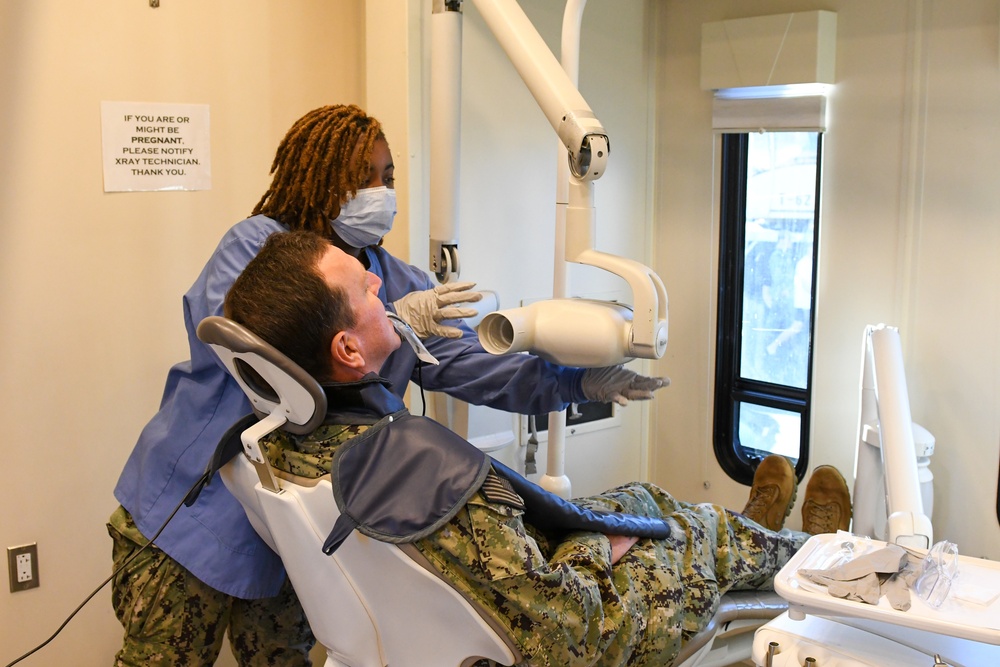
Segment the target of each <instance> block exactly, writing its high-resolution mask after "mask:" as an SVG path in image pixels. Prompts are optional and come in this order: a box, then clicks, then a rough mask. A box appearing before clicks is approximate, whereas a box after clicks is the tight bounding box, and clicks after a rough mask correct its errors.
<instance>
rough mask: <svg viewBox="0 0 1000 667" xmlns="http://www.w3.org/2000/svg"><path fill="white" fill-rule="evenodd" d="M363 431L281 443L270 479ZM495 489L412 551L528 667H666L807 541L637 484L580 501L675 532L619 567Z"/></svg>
mask: <svg viewBox="0 0 1000 667" xmlns="http://www.w3.org/2000/svg"><path fill="white" fill-rule="evenodd" d="M363 428H364V427H343V426H323V427H321V428H320V429H319V430H318V431H317V432H315V433H314V434H313V435H312V436H310V437H306V438H295V437H294V436H289V435H287V434H276V435H274V436H271V438H270V441H269V443H268V457H269V458H270V459H271V460H272V462H274V464H275V467H278V468H280V469H283V470H286V471H287V472H292V473H294V474H297V475H300V476H304V477H316V476H319V475H322V474H324V473H325V472H326V471H328V470H329V469H330V460H331V458H332V454H333V451H334V450H335V449H336V447H337V445H339V444H342V443H343V442H346V440H347V439H348V438H350V437H352V436H353V435H355V434H356V433H358V432H360V430H362V429H363ZM494 479H496V478H494ZM489 486H490V480H488V481H487V483H486V484H484V486H483V488H482V489H480V491H479V492H478V493H476V494H475V495H474V496H473V497H472V499H471V500H470V501H469V502H468V503H467V505H466V506H465V508H464V509H462V510H461V511H459V513H458V514H457V515H456V516H455V517H454V518H453V519H452V520H451V521H450V522H449V523H448V524H446V525H445V526H444V527H443V528H441V529H440V530H438V531H437V532H435V533H434V534H432V535H431V536H429V537H427V538H425V539H422V540H418V541H417V542H415V543H414V545H415V546H416V547H417V548H418V549H419V550H420V551H421V552H422V553H423V554H424V555H425V556H426V557H427V558H428V560H429V561H430V562H431V564H432V565H433V566H434V567H435V568H436V569H438V570H439V571H440V572H442V573H443V574H444V575H445V576H446V577H447V578H448V579H449V580H450V581H452V582H453V583H454V584H455V586H456V587H457V588H458V589H460V590H461V591H463V592H464V593H465V594H466V595H467V596H468V597H469V598H471V599H473V600H475V601H477V602H478V603H479V604H480V605H481V606H482V607H484V608H485V609H486V610H487V611H488V612H490V613H491V615H492V616H493V617H494V618H495V619H496V620H497V621H498V622H499V623H500V624H501V625H502V626H503V627H504V628H506V629H507V631H508V633H509V634H510V636H511V637H512V638H513V639H514V641H515V642H516V643H517V644H518V646H519V647H520V648H521V650H522V652H523V654H524V657H525V661H526V664H531V665H536V666H539V667H540V666H545V667H573V666H575V665H607V666H617V665H649V666H654V665H655V666H656V667H663V666H664V665H670V664H671V663H672V661H673V659H674V658H675V657H676V655H677V653H678V651H679V650H680V648H681V646H682V645H683V644H684V643H685V642H686V641H688V640H689V639H690V638H691V637H692V636H693V635H695V634H696V633H697V632H698V631H700V630H701V629H703V628H704V627H705V626H706V625H707V624H708V622H709V620H710V619H711V618H712V616H713V615H714V613H715V611H716V609H717V608H718V605H719V598H720V597H721V596H722V595H723V594H724V593H725V592H726V591H729V590H736V589H749V588H759V587H769V586H770V584H771V581H772V579H773V577H774V575H775V574H776V573H777V571H778V570H779V569H780V568H781V566H782V565H784V563H785V562H786V561H787V560H788V559H789V558H790V557H791V555H792V554H793V553H794V552H795V551H796V550H797V549H798V548H799V547H800V546H801V545H802V543H803V542H804V541H805V539H806V538H807V537H808V535H805V534H804V533H789V532H787V531H784V532H782V533H774V532H772V531H769V530H767V529H765V528H762V527H761V526H759V525H758V524H756V523H754V522H753V521H751V520H749V519H747V518H745V517H743V516H742V515H739V514H735V513H732V512H729V511H727V510H725V509H723V508H722V507H719V506H717V505H709V504H700V505H693V504H689V503H683V502H680V501H678V500H675V499H674V498H672V497H671V496H670V495H669V494H668V493H666V492H665V491H663V490H662V489H660V488H658V487H656V486H654V485H652V484H639V483H636V484H630V485H626V486H622V487H619V488H617V489H613V490H611V491H607V492H605V493H603V494H601V495H599V496H594V497H591V498H583V499H577V500H576V501H574V502H576V503H578V504H580V505H584V506H587V507H591V508H595V509H596V508H604V509H611V510H617V511H621V512H627V513H630V514H637V515H642V516H651V517H657V518H663V519H665V520H666V521H668V522H669V524H670V527H671V536H670V538H669V539H666V540H650V539H643V540H640V541H639V542H638V543H637V544H636V545H635V546H633V547H632V548H631V549H629V551H628V552H627V553H626V554H625V556H624V557H622V559H621V560H620V561H619V562H618V563H616V564H615V565H614V567H612V566H611V547H610V543H609V541H608V540H607V538H606V537H604V536H603V535H600V534H597V533H571V534H568V535H545V534H542V533H541V532H540V531H538V530H536V529H534V528H533V527H532V526H531V525H528V524H525V523H524V522H523V520H522V518H521V517H522V514H523V511H522V510H523V507H522V506H520V503H519V502H518V499H517V498H516V496H515V498H514V499H511V498H509V497H507V496H501V494H497V495H494V494H491V493H490V492H489V488H488V487H489Z"/></svg>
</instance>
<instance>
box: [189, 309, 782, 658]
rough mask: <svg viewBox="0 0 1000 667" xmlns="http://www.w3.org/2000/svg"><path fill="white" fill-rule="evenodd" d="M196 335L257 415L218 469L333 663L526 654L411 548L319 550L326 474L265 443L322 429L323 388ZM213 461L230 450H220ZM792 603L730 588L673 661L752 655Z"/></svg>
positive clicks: (234, 336) (246, 343)
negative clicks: (312, 474) (297, 466)
mask: <svg viewBox="0 0 1000 667" xmlns="http://www.w3.org/2000/svg"><path fill="white" fill-rule="evenodd" d="M198 338H199V339H200V340H201V341H202V342H204V343H206V344H208V345H209V346H211V347H212V349H213V350H214V351H215V353H216V354H217V355H218V356H219V358H220V359H221V360H222V361H223V363H224V364H225V366H226V368H227V369H228V370H229V372H230V373H231V374H232V376H233V377H234V378H235V379H236V381H237V382H238V383H239V385H240V387H242V389H243V391H244V392H245V393H246V395H247V397H248V398H249V399H250V403H251V405H252V407H253V410H254V413H255V414H256V416H257V417H259V418H260V421H258V422H256V423H253V424H252V425H250V426H249V427H248V428H246V430H244V431H243V432H242V434H241V438H240V440H241V444H242V449H243V451H242V454H243V455H239V454H237V455H235V456H233V457H232V458H231V459H230V460H229V461H228V462H227V463H225V464H224V465H223V466H222V467H221V468H220V474H221V477H222V481H223V483H224V484H225V485H226V488H228V489H229V491H230V492H231V493H232V494H233V495H234V496H235V497H236V498H237V500H239V502H240V503H241V504H242V505H243V508H244V510H245V511H246V514H247V518H248V519H249V520H250V523H251V524H252V525H253V527H254V529H255V530H256V531H257V533H258V534H259V535H260V536H261V538H262V539H263V540H264V541H265V542H266V543H267V544H268V545H269V546H270V547H271V548H272V549H274V551H275V552H276V553H277V554H278V555H279V556H280V557H281V560H282V562H283V564H284V565H285V569H286V571H287V573H288V577H289V579H290V580H291V582H292V585H293V586H294V588H295V591H296V593H297V595H298V598H299V601H300V602H301V604H302V607H303V609H304V611H305V614H306V617H307V618H308V619H309V624H310V626H311V627H312V630H313V633H314V634H315V635H316V639H317V641H318V642H319V643H320V644H322V645H323V646H324V647H325V648H326V651H327V660H326V667H385V666H386V665H391V666H392V667H431V666H433V667H452V666H454V667H471V666H472V665H475V664H477V663H478V661H480V660H490V661H493V663H495V664H499V665H514V664H516V663H519V662H521V660H522V658H521V655H520V652H519V651H518V649H517V647H516V646H515V645H514V643H513V642H512V641H511V640H510V639H509V638H508V637H506V635H505V633H504V631H503V630H502V628H500V627H499V625H498V624H497V623H496V622H495V621H494V620H493V619H492V618H491V617H489V616H488V615H487V614H486V613H485V612H484V611H482V610H480V609H479V608H478V607H476V606H474V605H473V604H471V603H470V602H469V601H468V600H466V599H465V598H464V597H463V596H462V595H461V594H460V593H458V592H457V591H456V590H455V589H454V588H453V587H452V586H451V584H450V583H449V582H448V581H447V580H445V579H444V578H442V577H441V576H439V575H438V574H437V573H436V572H434V571H433V570H432V569H431V567H430V566H429V564H427V563H426V560H425V559H424V558H423V556H421V555H420V554H419V552H417V550H416V549H415V548H413V547H412V546H411V545H406V544H400V545H395V544H388V543H385V542H379V541H377V540H373V539H371V538H369V537H367V536H365V535H362V534H361V533H360V532H359V531H353V532H352V533H351V535H350V536H349V537H348V538H347V539H346V540H345V541H344V543H343V544H342V545H341V546H340V548H339V549H337V551H336V552H334V553H333V554H332V555H330V556H327V555H326V554H324V553H323V550H322V547H323V542H324V541H325V539H326V537H327V535H328V534H329V532H330V529H331V528H332V527H333V524H334V522H335V521H336V520H337V517H338V516H339V514H340V512H339V510H338V508H337V505H336V502H335V501H334V496H333V489H332V484H331V481H330V477H329V475H327V476H325V477H321V478H319V479H307V478H301V477H295V476H293V475H289V474H287V473H284V472H281V471H276V470H274V469H273V468H272V467H271V466H270V464H269V463H268V461H267V459H266V458H265V457H264V455H263V452H262V451H261V449H260V446H259V444H258V442H259V440H260V439H261V438H262V437H264V436H265V435H267V434H268V433H271V432H272V431H274V430H276V429H278V428H282V429H284V430H286V431H288V432H290V433H293V434H306V433H311V432H312V431H313V430H315V429H316V428H317V427H318V426H319V425H320V424H321V423H322V421H323V418H324V416H325V415H326V408H327V404H326V395H325V394H324V393H323V390H322V388H321V387H320V386H319V384H318V383H317V382H316V381H315V379H313V378H312V377H311V376H310V375H309V374H307V373H306V372H305V371H303V370H302V369H301V368H300V367H299V366H297V365H296V364H295V363H293V362H292V361H290V360H289V359H288V358H287V357H285V356H284V355H283V354H282V353H280V352H278V351H277V350H276V349H274V348H273V347H271V346H270V345H269V344H267V343H266V342H264V341H263V340H261V339H260V338H258V337H257V336H255V335H254V334H253V333H251V332H249V331H248V330H246V329H245V328H243V327H242V326H240V325H239V324H237V323H235V322H233V321H232V320H228V319H226V318H223V317H208V318H206V319H204V320H203V321H202V322H201V323H200V324H199V325H198ZM222 449H223V446H222V445H220V451H219V452H217V453H216V458H217V459H219V458H220V457H222V458H223V459H224V458H225V456H224V453H223V452H222ZM786 608H787V603H785V602H784V601H783V600H782V599H781V598H780V597H779V596H777V595H776V594H774V593H772V592H768V591H751V592H738V593H729V594H728V595H726V596H724V597H723V600H722V603H721V605H720V608H719V611H718V612H717V614H716V615H715V617H714V618H713V619H712V622H711V623H710V624H709V626H708V627H706V628H705V629H704V630H703V631H702V632H700V633H699V634H698V635H696V636H695V637H694V638H693V639H692V640H691V641H690V642H688V643H687V644H686V645H685V646H684V648H683V650H682V652H681V655H680V656H679V657H678V659H677V660H676V661H675V663H674V664H675V665H678V667H695V665H697V666H698V667H717V666H722V665H729V664H733V663H735V662H739V661H740V660H744V659H746V658H747V657H749V655H750V645H751V642H752V631H753V630H754V629H755V628H757V627H759V626H760V625H761V624H762V623H764V622H766V621H768V620H770V619H773V618H775V617H776V616H778V615H779V614H780V613H781V612H783V611H784V610H785V609H786Z"/></svg>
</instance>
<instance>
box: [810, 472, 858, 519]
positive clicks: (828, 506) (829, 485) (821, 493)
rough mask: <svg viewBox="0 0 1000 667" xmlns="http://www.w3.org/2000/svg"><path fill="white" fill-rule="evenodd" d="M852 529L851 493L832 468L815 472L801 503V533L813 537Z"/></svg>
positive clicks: (842, 478) (842, 479)
mask: <svg viewBox="0 0 1000 667" xmlns="http://www.w3.org/2000/svg"><path fill="white" fill-rule="evenodd" d="M850 527H851V492H850V490H849V489H848V488H847V482H846V481H844V476H843V475H841V474H840V471H839V470H837V469H836V468H834V467H833V466H819V467H817V468H816V469H815V470H813V474H812V476H811V477H810V478H809V483H808V484H807V485H806V495H805V498H804V499H803V502H802V530H803V532H806V533H809V534H810V535H819V534H820V533H836V532H837V531H838V530H848V529H849V528H850Z"/></svg>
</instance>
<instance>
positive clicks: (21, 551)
mask: <svg viewBox="0 0 1000 667" xmlns="http://www.w3.org/2000/svg"><path fill="white" fill-rule="evenodd" d="M7 570H8V572H9V574H10V592H11V593H16V592H18V591H24V590H27V589H29V588H36V587H38V545H37V544H25V545H23V546H20V547H7Z"/></svg>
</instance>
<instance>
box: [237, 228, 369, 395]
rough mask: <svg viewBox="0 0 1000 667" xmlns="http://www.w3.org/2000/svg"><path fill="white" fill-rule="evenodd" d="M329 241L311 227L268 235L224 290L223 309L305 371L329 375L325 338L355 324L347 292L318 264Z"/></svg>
mask: <svg viewBox="0 0 1000 667" xmlns="http://www.w3.org/2000/svg"><path fill="white" fill-rule="evenodd" d="M330 247H331V246H330V242H329V241H328V240H327V239H325V238H323V237H322V236H320V235H319V234H316V233H315V232H307V231H294V232H278V233H276V234H272V235H271V236H270V237H269V238H268V239H267V241H266V242H265V243H264V247H263V248H261V250H260V252H259V253H258V254H257V256H256V257H254V258H253V259H252V260H251V261H250V263H249V264H247V266H246V268H245V269H244V270H243V273H241V274H240V275H239V277H237V278H236V281H235V282H234V283H233V286H232V287H231V288H230V289H229V293H228V294H227V295H226V301H225V306H224V314H225V316H226V317H228V318H229V319H231V320H233V321H235V322H238V323H239V324H242V325H243V326H245V327H246V328H247V329H249V330H250V331H252V332H253V333H255V334H256V335H257V336H259V337H260V338H262V339H264V340H265V341H266V342H268V343H270V344H271V345H273V346H274V347H275V348H277V349H278V350H279V351H280V352H282V353H283V354H284V355H285V356H287V357H288V358H290V359H291V360H292V361H294V362H295V363H297V364H298V365H299V366H301V367H302V368H303V370H305V371H306V372H308V373H309V374H310V375H312V376H313V377H314V378H316V379H317V380H319V381H321V382H323V381H326V380H330V379H331V371H332V369H331V357H330V343H331V342H332V341H333V337H334V336H335V335H336V334H337V332H339V331H344V330H345V329H349V328H351V327H353V326H354V324H355V316H354V313H353V312H352V311H351V306H350V301H349V299H348V296H347V294H346V293H345V292H344V290H343V289H341V288H340V287H330V286H329V285H327V283H326V281H325V280H324V279H323V275H322V274H321V273H320V272H319V269H318V264H319V261H320V259H321V258H322V257H323V255H324V254H325V253H326V252H327V251H328V250H329V249H330Z"/></svg>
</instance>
